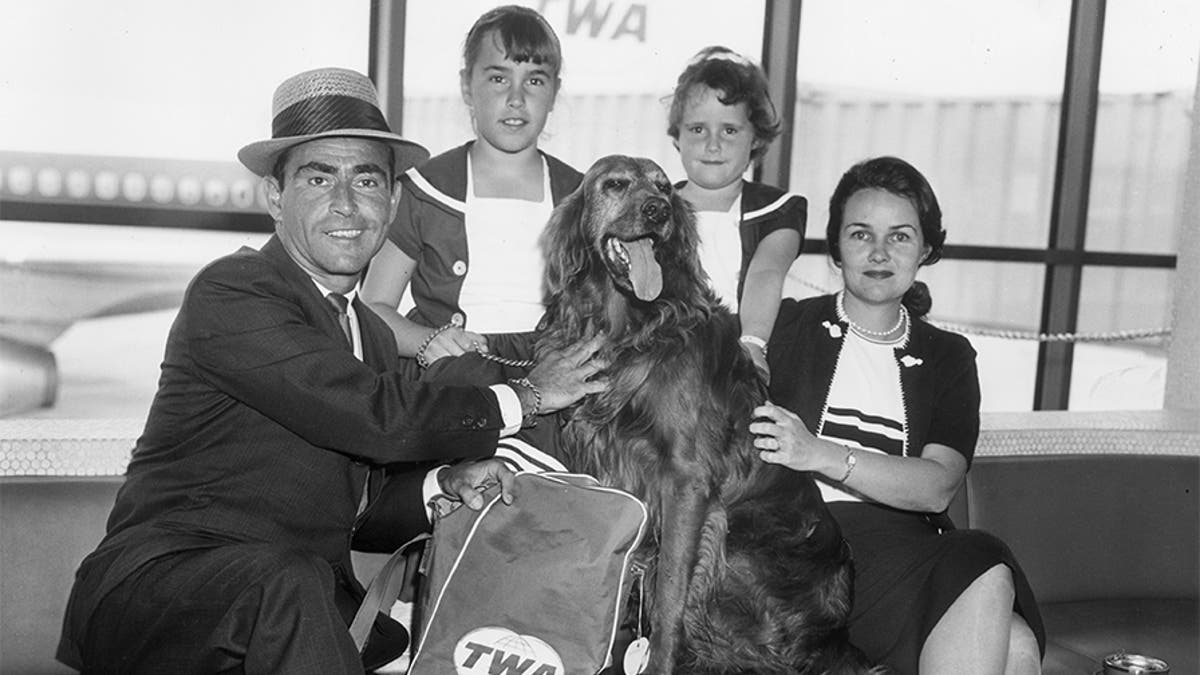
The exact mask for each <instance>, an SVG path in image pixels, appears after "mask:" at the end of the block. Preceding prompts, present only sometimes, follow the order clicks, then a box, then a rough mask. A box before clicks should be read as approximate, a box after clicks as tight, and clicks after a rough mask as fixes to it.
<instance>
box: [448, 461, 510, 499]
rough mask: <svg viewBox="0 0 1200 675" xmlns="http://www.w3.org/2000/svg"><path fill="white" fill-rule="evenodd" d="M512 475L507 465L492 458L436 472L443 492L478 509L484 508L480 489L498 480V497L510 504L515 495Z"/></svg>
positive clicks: (465, 462)
mask: <svg viewBox="0 0 1200 675" xmlns="http://www.w3.org/2000/svg"><path fill="white" fill-rule="evenodd" d="M515 477H516V474H514V473H513V472H512V469H510V468H508V464H506V463H505V462H503V461H502V460H499V459H495V458H491V459H481V460H479V461H474V462H472V461H464V462H459V463H458V464H454V465H451V466H448V467H445V468H443V469H442V470H441V471H439V472H438V475H437V481H438V487H439V488H440V489H441V491H442V494H444V495H446V496H447V497H449V498H450V499H453V500H456V501H460V502H462V503H463V504H466V505H467V508H469V509H471V510H473V511H478V510H479V509H482V508H483V492H484V491H485V490H487V489H488V488H490V487H492V486H493V485H496V484H497V483H499V484H500V498H501V499H503V500H504V503H505V504H512V503H513V499H514V498H515V496H516V495H514V494H513V480H514V478H515Z"/></svg>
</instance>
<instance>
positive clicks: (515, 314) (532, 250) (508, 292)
mask: <svg viewBox="0 0 1200 675" xmlns="http://www.w3.org/2000/svg"><path fill="white" fill-rule="evenodd" d="M542 177H543V186H542V200H541V201H540V202H533V201H527V200H524V199H505V198H495V197H476V196H475V186H474V179H473V178H472V177H471V161H470V157H469V156H468V158H467V198H466V211H465V213H464V218H465V226H466V232H467V251H468V252H469V257H468V260H469V261H470V265H469V269H468V270H467V273H466V277H465V278H464V279H463V287H462V293H461V294H460V295H459V305H460V306H461V307H462V309H463V313H464V314H466V317H467V324H466V329H467V330H471V331H474V332H476V333H516V332H521V331H527V330H532V329H533V328H534V327H536V326H537V322H538V320H539V319H541V317H542V313H543V312H544V311H545V307H544V306H543V305H542V270H543V264H542V253H541V250H540V249H539V248H538V238H539V237H540V236H541V234H542V230H543V229H544V228H545V227H546V222H547V221H548V220H549V219H550V212H551V211H553V210H554V198H553V195H552V194H551V191H550V167H548V166H547V165H546V160H545V158H543V159H542Z"/></svg>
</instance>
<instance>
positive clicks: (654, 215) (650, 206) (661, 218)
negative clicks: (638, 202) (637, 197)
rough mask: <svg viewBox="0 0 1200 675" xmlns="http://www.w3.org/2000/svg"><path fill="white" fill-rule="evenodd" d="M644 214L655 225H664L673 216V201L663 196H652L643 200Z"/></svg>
mask: <svg viewBox="0 0 1200 675" xmlns="http://www.w3.org/2000/svg"><path fill="white" fill-rule="evenodd" d="M642 215H643V216H645V217H646V220H649V221H650V222H652V223H654V224H655V225H662V224H663V223H665V222H667V218H670V217H671V203H670V202H668V201H667V200H665V199H663V198H662V197H651V198H649V199H647V200H646V201H644V202H642Z"/></svg>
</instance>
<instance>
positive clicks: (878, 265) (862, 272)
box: [838, 188, 930, 305]
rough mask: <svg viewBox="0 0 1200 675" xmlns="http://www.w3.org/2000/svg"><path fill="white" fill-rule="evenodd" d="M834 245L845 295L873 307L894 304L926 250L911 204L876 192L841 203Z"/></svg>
mask: <svg viewBox="0 0 1200 675" xmlns="http://www.w3.org/2000/svg"><path fill="white" fill-rule="evenodd" d="M838 244H839V246H840V247H841V250H842V264H841V267H842V280H843V282H844V283H845V285H846V291H847V292H848V293H850V294H851V295H853V296H854V297H855V298H857V299H858V300H860V301H862V302H864V303H867V304H876V305H877V304H889V303H893V302H894V303H899V302H900V299H901V298H902V297H904V292H905V291H907V290H908V288H909V286H912V283H913V281H914V280H915V279H916V278H917V268H918V267H919V266H920V264H921V261H922V260H924V259H925V257H926V256H927V255H929V251H930V247H929V246H928V245H926V244H925V237H924V236H923V235H922V233H921V225H920V222H919V221H918V218H917V210H916V208H915V207H914V206H913V204H912V202H911V201H909V200H908V199H907V198H906V197H901V196H898V195H894V194H892V193H891V192H888V191H886V190H880V189H878V188H866V189H863V190H859V191H858V192H855V193H854V194H853V195H851V196H850V199H849V200H847V201H846V208H845V210H844V212H843V215H842V228H841V232H840V234H839V236H838Z"/></svg>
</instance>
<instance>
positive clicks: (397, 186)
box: [387, 178, 404, 225]
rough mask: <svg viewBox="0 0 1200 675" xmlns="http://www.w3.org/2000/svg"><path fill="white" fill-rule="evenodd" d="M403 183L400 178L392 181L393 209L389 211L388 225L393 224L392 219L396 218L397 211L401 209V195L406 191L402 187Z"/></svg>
mask: <svg viewBox="0 0 1200 675" xmlns="http://www.w3.org/2000/svg"><path fill="white" fill-rule="evenodd" d="M401 185H403V183H401V182H400V179H399V178H396V179H395V180H393V181H392V205H391V209H390V210H389V211H388V219H387V222H388V225H391V224H392V221H394V220H395V219H396V213H397V212H399V211H400V196H401V195H402V194H403V193H404V189H403V188H402V187H401Z"/></svg>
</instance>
